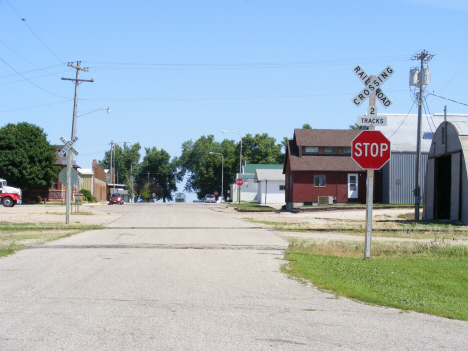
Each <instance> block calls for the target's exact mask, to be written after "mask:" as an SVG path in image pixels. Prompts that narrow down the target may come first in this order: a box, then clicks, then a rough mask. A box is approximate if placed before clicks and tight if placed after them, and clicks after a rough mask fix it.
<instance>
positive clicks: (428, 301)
mask: <svg viewBox="0 0 468 351" xmlns="http://www.w3.org/2000/svg"><path fill="white" fill-rule="evenodd" d="M363 252H364V247H363V244H362V243H360V244H356V243H344V242H334V243H322V244H317V243H311V242H306V241H294V242H292V244H291V246H290V248H289V249H288V251H287V252H286V254H285V259H286V260H288V261H289V263H288V264H287V265H285V266H284V267H283V271H285V272H287V273H288V274H289V275H290V276H291V277H294V278H297V279H300V280H304V281H310V282H312V283H313V284H315V285H316V286H317V287H319V288H322V289H326V290H329V291H332V292H334V293H336V294H337V295H340V296H346V297H349V298H353V299H357V300H360V301H364V302H367V303H371V304H376V305H381V306H388V307H394V308H399V309H402V310H412V311H417V312H422V313H427V314H432V315H437V316H442V317H447V318H453V319H460V320H465V321H468V294H467V291H468V247H467V246H462V245H457V246H455V245H453V246H449V245H436V244H423V243H418V244H409V243H406V244H377V243H374V244H373V248H372V252H371V259H370V260H364V259H363Z"/></svg>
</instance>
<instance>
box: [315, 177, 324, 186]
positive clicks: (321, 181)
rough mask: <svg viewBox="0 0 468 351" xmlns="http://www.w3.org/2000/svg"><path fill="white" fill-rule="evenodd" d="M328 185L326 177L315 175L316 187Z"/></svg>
mask: <svg viewBox="0 0 468 351" xmlns="http://www.w3.org/2000/svg"><path fill="white" fill-rule="evenodd" d="M325 185H326V182H325V176H324V175H314V187H324V186H325Z"/></svg>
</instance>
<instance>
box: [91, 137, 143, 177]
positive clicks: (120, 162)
mask: <svg viewBox="0 0 468 351" xmlns="http://www.w3.org/2000/svg"><path fill="white" fill-rule="evenodd" d="M140 149H141V146H140V143H135V144H133V145H130V146H129V145H127V144H126V143H125V144H123V147H121V146H120V145H119V144H114V150H115V155H114V153H113V154H112V164H114V157H115V181H116V182H117V183H124V184H127V185H130V184H131V181H130V179H131V177H130V170H131V169H132V168H135V166H136V165H135V166H133V167H131V165H132V164H133V163H135V162H137V163H138V161H139V160H140V157H141V156H140ZM109 163H110V150H109V151H106V152H105V154H104V158H103V159H102V160H101V161H99V164H100V165H101V166H102V167H104V168H108V169H110V167H109ZM133 171H135V169H133ZM133 173H134V174H135V172H133Z"/></svg>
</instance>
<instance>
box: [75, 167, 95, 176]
mask: <svg viewBox="0 0 468 351" xmlns="http://www.w3.org/2000/svg"><path fill="white" fill-rule="evenodd" d="M78 174H80V175H94V172H93V170H92V169H90V168H81V169H79V170H78Z"/></svg>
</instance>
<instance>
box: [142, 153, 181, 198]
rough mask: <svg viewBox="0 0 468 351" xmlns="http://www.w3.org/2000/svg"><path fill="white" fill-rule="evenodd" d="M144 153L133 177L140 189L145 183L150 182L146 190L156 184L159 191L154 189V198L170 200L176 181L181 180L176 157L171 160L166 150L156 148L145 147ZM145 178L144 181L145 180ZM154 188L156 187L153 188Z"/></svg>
mask: <svg viewBox="0 0 468 351" xmlns="http://www.w3.org/2000/svg"><path fill="white" fill-rule="evenodd" d="M145 151H146V155H145V157H144V158H143V161H142V162H141V164H140V165H139V166H138V171H139V172H138V174H137V176H136V177H135V178H136V183H138V186H139V188H140V189H144V190H145V188H144V186H145V184H146V183H150V185H149V186H148V190H149V191H150V189H151V187H152V186H158V187H160V188H161V189H162V192H161V191H156V190H155V191H154V192H152V193H151V194H153V193H154V194H155V196H156V199H163V201H164V202H166V200H172V199H173V197H172V193H173V192H176V191H177V182H180V181H182V179H183V176H182V175H181V174H180V173H179V172H178V170H177V165H178V161H177V158H176V159H174V160H172V161H171V156H170V155H169V154H168V153H167V151H166V150H164V149H161V150H158V149H157V148H155V147H153V148H151V149H150V148H145ZM145 180H146V182H145ZM154 189H156V188H154Z"/></svg>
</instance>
